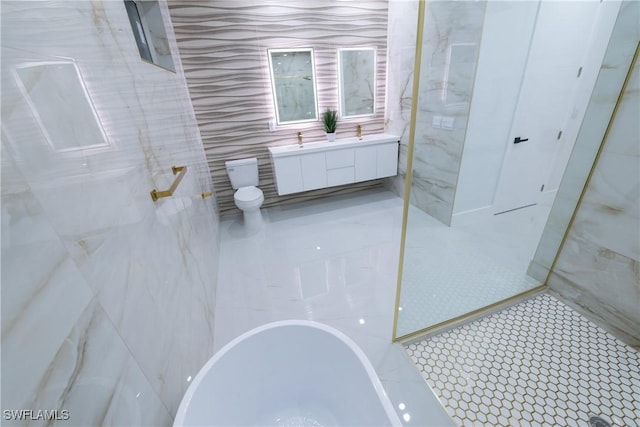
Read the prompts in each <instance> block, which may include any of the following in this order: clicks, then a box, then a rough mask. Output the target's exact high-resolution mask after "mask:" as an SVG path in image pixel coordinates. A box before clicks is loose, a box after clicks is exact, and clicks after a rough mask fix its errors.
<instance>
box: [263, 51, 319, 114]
mask: <svg viewBox="0 0 640 427" xmlns="http://www.w3.org/2000/svg"><path fill="white" fill-rule="evenodd" d="M268 56H269V71H270V74H271V90H272V93H273V102H274V107H275V111H276V121H277V123H278V124H279V125H282V124H291V123H301V122H310V121H315V120H318V102H317V98H316V74H315V64H314V60H313V49H312V48H296V49H268Z"/></svg>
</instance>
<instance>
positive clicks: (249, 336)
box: [174, 320, 402, 427]
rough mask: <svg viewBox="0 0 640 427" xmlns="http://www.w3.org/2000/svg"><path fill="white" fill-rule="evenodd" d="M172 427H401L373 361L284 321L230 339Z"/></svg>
mask: <svg viewBox="0 0 640 427" xmlns="http://www.w3.org/2000/svg"><path fill="white" fill-rule="evenodd" d="M174 426H225V427H231V426H349V427H356V426H372V427H374V426H375V427H381V426H402V424H401V423H400V419H399V418H398V416H397V414H396V413H395V411H394V409H393V406H392V404H391V402H390V401H389V399H388V398H387V396H386V393H385V392H384V389H383V388H382V384H381V383H380V380H379V379H378V377H377V375H376V373H375V371H374V369H373V367H372V366H371V363H370V362H369V360H368V359H367V357H366V356H365V354H364V353H363V352H362V350H361V349H360V348H359V347H358V346H357V345H356V344H355V343H354V342H353V341H352V340H351V339H350V338H348V337H347V336H346V335H344V334H343V333H341V332H339V331H337V330H335V329H333V328H331V327H329V326H326V325H323V324H321V323H316V322H311V321H304V320H300V321H298V320H287V321H282V322H275V323H270V324H268V325H264V326H261V327H258V328H256V329H253V330H251V331H249V332H246V333H245V334H243V335H241V336H239V337H238V338H236V339H234V340H233V341H231V342H230V343H229V344H227V345H226V346H224V347H223V348H222V349H221V350H220V351H219V352H217V353H216V354H215V355H214V356H213V357H212V358H211V359H209V361H208V362H207V363H206V364H205V365H204V366H203V367H202V369H201V370H200V372H199V373H198V375H197V376H196V377H195V378H194V380H193V381H192V383H191V385H190V386H189V388H188V389H187V391H186V393H185V395H184V397H183V398H182V402H181V403H180V407H179V408H178V412H177V414H176V418H175V421H174Z"/></svg>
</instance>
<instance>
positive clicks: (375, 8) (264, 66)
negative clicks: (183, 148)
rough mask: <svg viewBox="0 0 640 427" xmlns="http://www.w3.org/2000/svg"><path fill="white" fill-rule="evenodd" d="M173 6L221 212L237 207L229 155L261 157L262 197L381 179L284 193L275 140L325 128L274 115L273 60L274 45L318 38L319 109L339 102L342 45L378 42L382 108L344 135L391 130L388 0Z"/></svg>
mask: <svg viewBox="0 0 640 427" xmlns="http://www.w3.org/2000/svg"><path fill="white" fill-rule="evenodd" d="M169 10H170V13H171V19H172V21H173V26H174V30H175V34H176V38H177V40H178V47H179V50H180V58H181V60H182V64H183V67H184V71H185V76H186V79H187V84H188V87H189V91H190V94H191V99H192V102H193V106H194V109H195V112H196V117H197V120H198V126H199V128H200V133H201V135H202V141H203V144H204V147H205V152H206V155H207V160H208V162H209V167H210V170H211V174H212V179H213V182H214V187H215V188H216V194H217V196H218V203H219V207H220V211H221V213H222V214H230V213H236V212H237V210H236V208H235V205H234V203H233V190H232V188H231V185H230V183H229V180H228V178H227V174H226V171H225V168H224V162H225V161H227V160H231V159H238V158H246V157H257V158H258V164H259V168H260V188H262V190H263V191H264V194H265V203H264V206H271V205H275V204H279V203H285V202H292V201H301V200H307V199H313V198H318V197H322V196H323V195H325V194H328V193H331V194H336V193H347V192H351V191H358V190H361V189H363V188H367V187H372V186H378V185H380V184H381V181H379V180H378V181H369V182H364V183H360V184H354V185H349V186H344V187H334V188H331V189H326V190H317V191H310V192H305V193H301V194H294V195H290V196H286V197H279V196H278V195H277V193H276V190H275V183H274V179H273V172H272V168H271V163H270V160H269V152H268V149H267V148H268V147H269V146H277V145H286V144H295V143H296V142H297V133H298V132H302V135H303V139H304V140H305V141H314V140H322V139H324V138H325V136H324V132H323V130H322V126H321V124H320V122H317V123H312V124H301V125H289V126H281V127H278V129H277V130H276V131H274V132H270V131H269V126H268V123H269V121H270V120H275V113H274V108H273V99H272V96H271V86H270V80H269V68H268V61H267V49H268V48H289V47H313V48H314V51H315V61H316V78H317V88H318V106H319V109H320V111H323V110H324V109H325V108H327V107H332V108H336V107H337V105H338V83H337V61H336V58H337V51H336V49H337V48H339V47H352V46H375V47H377V49H378V57H377V85H376V87H377V91H376V114H375V116H372V117H368V118H361V119H349V120H342V121H341V122H340V123H339V125H338V137H339V138H340V137H348V136H355V132H356V126H357V125H358V124H361V125H362V127H363V130H364V133H379V132H382V131H384V107H385V83H386V77H387V76H386V57H387V1H386V0H372V1H367V2H358V3H356V2H353V3H352V2H343V1H337V0H325V1H315V2H301V1H292V0H285V1H278V2H273V1H259V2H256V1H248V0H236V1H200V2H196V3H187V2H182V1H170V2H169Z"/></svg>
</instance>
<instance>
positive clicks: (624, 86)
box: [544, 42, 640, 286]
mask: <svg viewBox="0 0 640 427" xmlns="http://www.w3.org/2000/svg"><path fill="white" fill-rule="evenodd" d="M639 51H640V42H638V44H637V45H636V51H635V53H634V55H633V59H632V60H631V65H630V66H629V71H627V75H626V76H625V79H624V82H623V83H622V89H620V94H619V95H618V99H617V100H616V105H615V106H614V107H613V112H612V113H611V118H610V119H609V123H608V124H607V129H606V130H605V131H604V135H603V137H602V142H601V143H600V147H598V152H597V153H596V157H595V159H594V160H593V165H591V170H590V171H589V175H588V176H587V180H586V181H585V183H584V187H582V192H581V193H580V197H578V202H577V203H576V207H575V209H574V210H573V214H572V215H571V219H570V220H569V224H568V225H567V228H566V230H565V231H564V236H562V241H561V242H560V246H559V247H558V251H557V252H556V256H555V257H554V258H553V262H552V263H551V267H549V272H548V273H547V278H546V279H545V281H544V284H545V285H547V286H548V283H549V279H550V278H551V274H553V270H554V269H555V267H556V264H557V262H558V259H559V258H560V253H562V249H564V244H565V242H566V241H567V239H568V237H569V233H570V231H571V228H572V227H573V222H574V221H575V219H576V216H577V215H578V211H579V210H580V206H581V205H582V200H583V199H584V197H585V194H586V193H587V191H588V189H589V184H590V183H591V178H592V177H593V174H594V173H595V170H596V166H597V164H598V161H599V160H600V156H601V155H602V152H603V151H604V146H605V144H606V142H607V139H608V137H609V132H611V128H612V127H613V122H614V121H615V118H616V115H617V114H618V109H619V108H620V104H621V103H622V98H623V97H624V93H625V91H626V90H627V86H628V85H629V81H630V80H631V74H633V69H634V68H635V67H636V63H637V62H638V55H639V53H638V52H639Z"/></svg>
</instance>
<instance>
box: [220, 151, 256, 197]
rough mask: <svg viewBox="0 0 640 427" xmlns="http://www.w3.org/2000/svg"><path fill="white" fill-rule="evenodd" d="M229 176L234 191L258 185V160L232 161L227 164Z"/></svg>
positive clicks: (253, 158)
mask: <svg viewBox="0 0 640 427" xmlns="http://www.w3.org/2000/svg"><path fill="white" fill-rule="evenodd" d="M225 166H226V167H227V175H229V180H230V181H231V186H232V187H233V189H234V190H237V189H238V188H241V187H248V186H250V185H254V186H257V185H258V180H259V179H258V159H257V158H255V157H252V158H250V159H241V160H230V161H228V162H225Z"/></svg>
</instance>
